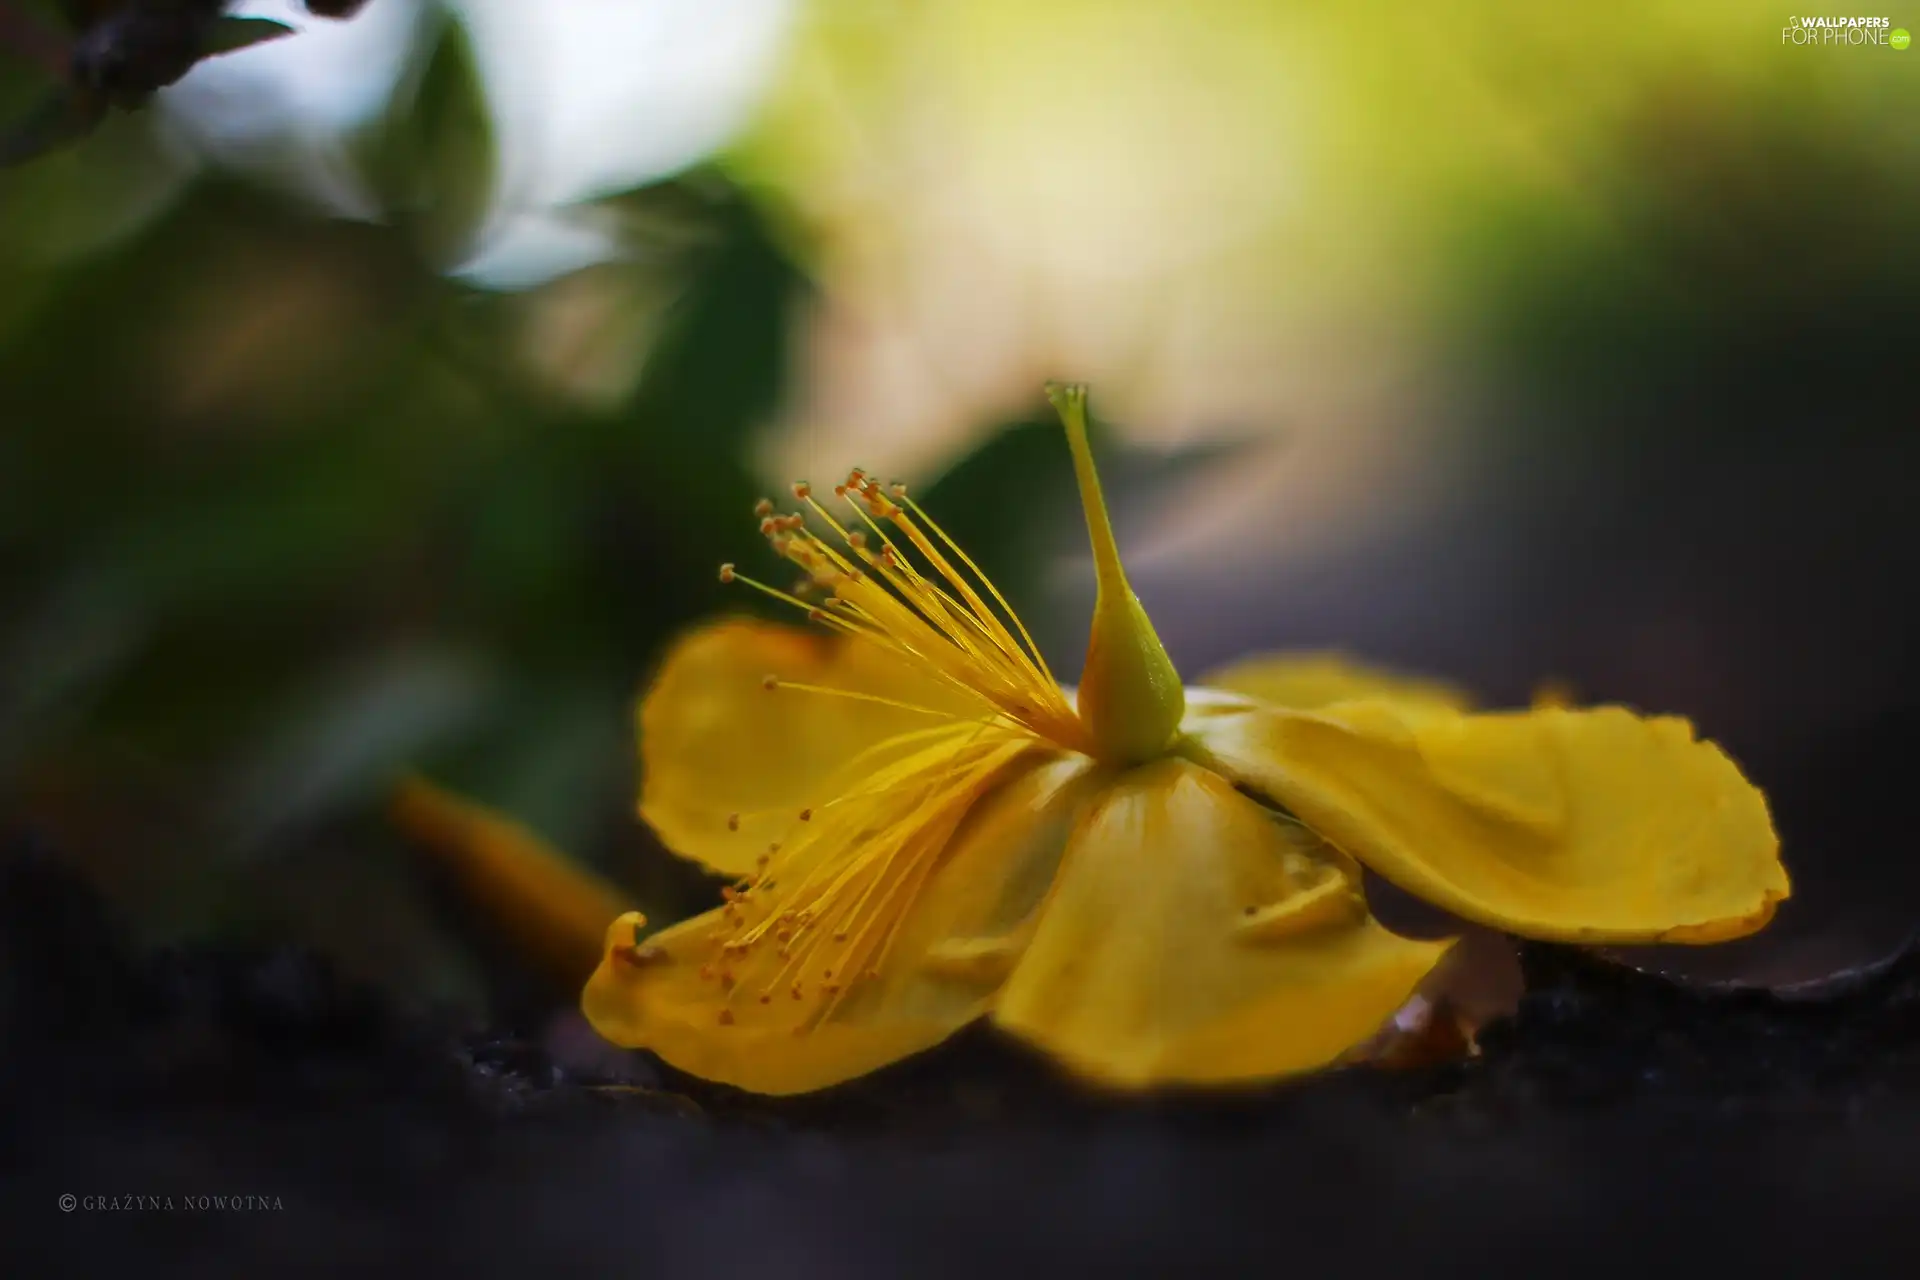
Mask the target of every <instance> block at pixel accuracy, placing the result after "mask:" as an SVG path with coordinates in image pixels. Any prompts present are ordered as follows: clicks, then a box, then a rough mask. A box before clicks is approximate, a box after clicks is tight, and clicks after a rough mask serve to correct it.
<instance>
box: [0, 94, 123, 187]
mask: <svg viewBox="0 0 1920 1280" xmlns="http://www.w3.org/2000/svg"><path fill="white" fill-rule="evenodd" d="M106 116H107V100H106V99H105V98H103V97H100V96H98V95H97V94H93V93H89V92H87V91H86V90H83V89H67V88H60V89H55V90H52V91H51V92H50V93H48V94H47V96H46V97H45V98H44V99H42V101H41V103H40V105H39V106H37V107H35V108H34V109H33V110H32V111H30V112H28V113H27V115H26V116H25V117H24V118H22V119H21V120H18V121H16V122H15V123H14V124H12V125H9V126H8V127H7V130H6V132H5V133H4V134H0V169H4V168H10V167H12V166H13V165H17V164H24V163H26V162H27V161H29V160H33V159H37V158H38V157H40V156H42V155H45V154H46V153H47V152H49V151H53V150H56V149H58V148H60V147H63V146H67V145H69V144H71V143H75V142H78V141H79V140H80V139H82V138H84V137H86V136H87V135H88V134H90V133H92V132H93V131H94V129H95V128H96V127H97V126H98V125H99V124H100V122H101V121H102V120H104V119H106Z"/></svg>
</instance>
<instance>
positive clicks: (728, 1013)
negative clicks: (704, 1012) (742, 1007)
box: [720, 1009, 733, 1027]
mask: <svg viewBox="0 0 1920 1280" xmlns="http://www.w3.org/2000/svg"><path fill="white" fill-rule="evenodd" d="M720 1025H721V1026H723V1027H730V1026H732V1025H733V1010H731V1009H722V1010H721V1011H720Z"/></svg>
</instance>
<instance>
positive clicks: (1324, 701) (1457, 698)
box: [1194, 653, 1471, 711]
mask: <svg viewBox="0 0 1920 1280" xmlns="http://www.w3.org/2000/svg"><path fill="white" fill-rule="evenodd" d="M1194 683H1196V684H1198V685H1201V686H1203V687H1205V688H1209V689H1225V690H1226V691H1227V692H1229V693H1238V694H1241V695H1244V696H1245V697H1249V698H1254V699H1256V700H1258V701H1260V702H1264V703H1266V704H1267V705H1268V706H1272V707H1284V708H1287V709H1289V710H1293V711H1314V710H1317V709H1319V708H1321V707H1325V706H1331V705H1332V704H1333V703H1336V702H1352V701H1355V700H1356V699H1360V698H1380V699H1384V700H1386V701H1388V702H1394V703H1400V704H1412V705H1416V706H1424V705H1428V704H1431V705H1433V706H1435V707H1438V708H1443V709H1447V710H1453V711H1464V710H1465V709H1466V708H1467V706H1468V705H1469V703H1470V702H1471V699H1469V698H1468V697H1467V695H1466V694H1465V693H1463V692H1461V691H1460V690H1458V689H1455V688H1454V687H1453V686H1451V685H1449V684H1446V683H1443V682H1442V681H1439V680H1428V679H1424V678H1422V677H1420V676H1408V675H1401V674H1400V673H1398V672H1393V671H1386V670H1382V669H1379V668H1375V667H1367V666H1364V665H1362V664H1360V663H1357V662H1352V661H1349V660H1348V659H1347V658H1345V657H1343V656H1341V655H1340V654H1337V653H1266V654H1256V655H1255V656H1253V657H1250V658H1242V659H1240V660H1239V661H1238V662H1232V663H1229V664H1227V665H1226V666H1224V667H1219V668H1216V669H1214V670H1212V671H1209V672H1208V673H1207V674H1206V675H1204V676H1202V677H1201V678H1200V679H1199V680H1197V681H1195V682H1194Z"/></svg>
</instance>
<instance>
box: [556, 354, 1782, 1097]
mask: <svg viewBox="0 0 1920 1280" xmlns="http://www.w3.org/2000/svg"><path fill="white" fill-rule="evenodd" d="M1050 394H1051V396H1052V398H1053V400H1054V403H1055V405H1056V407H1057V408H1058V409H1059V410H1060V413H1061V417H1062V419H1063V421H1064V422H1065V424H1066V427H1067V436H1068V440H1069V443H1070V445H1071V448H1072V451H1073V458H1074V463H1075V467H1076V470H1077V473H1078V476H1079V481H1080V487H1081V495H1082V498H1083V500H1084V503H1085V506H1086V509H1087V517H1088V526H1089V529H1090V531H1091V535H1092V540H1093V550H1094V563H1095V568H1096V572H1097V574H1098V584H1099V597H1098V602H1097V604H1096V606H1095V612H1094V620H1093V630H1092V638H1091V644H1090V647H1089V652H1088V656H1087V662H1086V667H1085V669H1084V671H1083V673H1082V676H1081V679H1080V683H1079V686H1078V691H1077V695H1076V693H1075V692H1073V691H1070V690H1068V689H1065V688H1063V687H1062V686H1061V685H1060V683H1059V682H1058V681H1057V680H1056V679H1055V678H1054V676H1053V674H1052V673H1051V672H1050V671H1049V670H1048V668H1047V665H1046V662H1045V660H1044V659H1043V658H1042V656H1041V655H1040V652H1039V650H1038V649H1037V648H1036V647H1035V646H1034V644H1033V643H1032V641H1031V639H1030V638H1029V637H1028V635H1027V633H1026V631H1025V629H1024V628H1023V627H1022V626H1021V625H1020V622H1019V621H1018V619H1017V618H1015V617H1014V616H1013V615H1012V613H1011V611H1010V610H1009V609H1008V608H1007V607H1006V605H1005V602H1004V601H1003V600H1002V599H1001V598H1000V596H999V594H998V592H996V591H995V590H994V588H993V587H992V585H991V584H990V583H988V582H987V581H986V579H985V578H984V577H983V576H982V575H981V574H980V573H979V571H978V569H977V568H976V567H975V566H974V564H973V562H972V561H971V560H969V559H968V557H967V555H966V553H965V552H964V551H962V550H961V549H960V548H959V547H958V546H956V545H954V543H953V542H952V541H951V540H950V539H948V538H947V537H946V536H945V535H944V534H943V533H942V532H941V530H940V528H939V526H938V525H936V524H935V523H934V522H933V520H932V519H931V518H929V517H928V516H927V515H926V513H925V512H924V511H922V510H921V509H920V507H919V506H918V505H917V504H915V503H914V502H913V500H912V499H911V498H909V497H907V496H906V494H905V491H904V489H902V488H900V487H898V486H892V487H883V486H881V485H879V484H878V483H876V482H875V481H874V480H872V479H871V478H870V477H868V476H866V475H864V474H862V473H861V472H858V471H856V472H854V473H853V474H852V475H851V476H850V477H849V478H848V480H847V483H846V484H845V485H842V486H837V487H836V488H835V490H834V498H835V499H836V500H838V501H837V502H829V501H827V500H825V497H824V495H822V496H820V497H816V496H815V495H814V494H813V492H812V491H811V490H810V489H809V488H808V487H807V486H806V485H804V484H802V485H796V486H795V487H794V492H795V494H796V497H797V498H798V500H799V506H800V509H799V513H797V514H788V515H782V514H775V513H774V512H773V511H772V508H771V504H766V503H763V504H762V508H763V509H762V512H761V514H762V531H763V532H764V533H765V534H766V535H767V536H768V537H769V538H770V540H771V542H772V544H773V546H774V547H775V549H776V550H778V551H779V552H780V554H782V555H783V556H784V557H785V558H786V559H788V560H790V561H791V562H793V563H794V564H795V565H797V566H798V567H799V568H800V570H801V572H802V574H803V575H804V577H803V585H802V588H800V589H799V591H800V593H801V594H796V593H788V592H784V591H781V590H778V589H776V588H774V587H771V586H767V585H765V584H762V583H758V582H751V581H750V580H748V579H746V578H745V577H744V576H743V575H740V574H738V573H737V572H736V571H734V570H733V568H732V567H731V566H728V567H725V568H723V569H722V571H721V574H722V577H723V578H724V579H728V580H738V581H741V582H745V583H748V584H749V585H751V586H754V587H757V588H758V589H759V590H761V591H764V592H767V593H768V594H771V595H774V596H778V597H780V598H782V599H785V600H788V601H790V602H792V603H793V604H794V605H796V606H797V607H798V608H800V609H801V610H803V611H805V612H807V613H808V614H809V615H810V617H811V619H812V621H813V622H814V623H816V624H818V626H819V628H820V630H819V631H817V632H811V633H810V632H807V631H802V630H796V629H789V628H785V627H778V626H773V625H767V624H762V623H757V622H749V621H730V622H723V623H720V624H718V625H715V626H711V627H709V628H707V629H704V630H701V631H698V632H696V633H694V634H692V635H690V636H688V637H686V638H684V639H683V640H682V641H681V642H680V643H679V644H678V646H677V647H676V648H675V649H674V650H673V652H672V653H671V654H670V655H669V656H668V658H667V660H666V662H665V664H664V666H663V668H662V669H661V671H660V673H659V676H658V679H657V681H656V682H655V684H654V686H653V688H652V690H651V691H650V692H649V693H648V694H647V696H646V698H645V699H644V701H643V703H642V705H641V708H640V741H641V747H642V752H643V769H644V782H643V791H642V795H641V801H640V812H641V814H642V815H643V816H644V817H645V818H646V819H647V821H649V822H650V823H652V824H653V826H654V828H655V829H656V830H657V831H658V832H659V834H660V836H661V838H662V839H663V840H665V841H666V843H667V844H668V846H669V847H670V848H672V849H674V850H676V851H677V852H679V853H681V854H683V855H685V856H688V857H691V858H695V859H698V860H699V861H701V862H703V863H705V864H706V865H707V866H709V867H711V868H713V869H715V870H717V871H719V872H722V873H723V874H726V875H729V876H733V877H737V880H736V882H735V884H734V885H733V886H732V887H730V888H728V889H727V890H725V891H724V897H725V902H724V905H722V906H721V907H719V908H717V909H715V910H713V911H709V912H707V913H706V914H704V915H701V916H697V917H695V918H693V919H690V920H687V921H684V922H682V923H680V924H678V925H675V926H673V927H671V928H669V929H666V930H664V931H662V932H659V933H657V934H654V935H653V936H651V937H649V938H645V939H644V940H643V939H642V938H641V936H640V927H641V925H643V924H644V921H642V920H641V918H640V917H639V916H637V915H633V914H630V915H627V916H622V917H621V918H620V919H619V920H617V921H616V922H615V923H614V924H613V926H612V927H611V929H610V930H609V931H608V935H607V941H606V948H605V954H604V957H603V959H602V961H601V963H600V966H599V968H598V970H597V971H596V972H595V973H594V975H593V977H592V979H591V980H590V981H589V982H588V984H587V988H586V991H585V995H584V998H583V1005H584V1008H585V1011H586V1014H587V1017H588V1018H589V1019H590V1020H591V1021H592V1023H593V1025H594V1026H595V1027H596V1028H597V1029H598V1030H599V1032H600V1033H601V1034H602V1035H603V1036H605V1037H607V1038H608V1039H610V1040H612V1041H615V1042H617V1043H619V1044H623V1045H630V1046H644V1047H646V1048H648V1049H651V1050H653V1051H654V1052H656V1053H658V1054H659V1055H660V1056H661V1057H663V1058H665V1059H666V1060H667V1061H668V1062H670V1063H672V1064H673V1065H675V1066H677V1067H679V1068H681V1069H683V1070H686V1071H689V1072H692V1073H693V1074H696V1075H699V1076H704V1077H707V1078H709V1079H713V1080H719V1081H725V1082H727V1083H729V1084H733V1085H737V1086H740V1087H742V1088H746V1089H751V1090H755V1091H758V1092H762V1093H796V1092H802V1091H806V1090H811V1089H817V1088H821V1087H823V1086H826V1085H831V1084H834V1083H836V1082H839V1081H842V1080H846V1079H849V1078H851V1077H854V1076H858V1075H861V1074H863V1073H865V1072H868V1071H872V1070H874V1069H875V1068H878V1067H880V1066H883V1065H885V1064H887V1063H889V1062H893V1061H895V1060H897V1059H899V1058H902V1057H905V1056H906V1055H908V1054H911V1053H914V1052H916V1051H918V1050H921V1049H924V1048H927V1047H928V1046H930V1045H933V1044H935V1043H937V1042H938V1041H940V1040H942V1039H944V1038H945V1037H947V1036H948V1035H950V1034H952V1033H953V1032H954V1031H955V1030H957V1029H958V1028H960V1027H961V1026H963V1025H965V1024H967V1023H969V1022H972V1021H973V1020H975V1019H977V1018H981V1017H988V1018H991V1019H992V1020H993V1021H994V1022H995V1023H996V1024H997V1025H999V1026H1000V1027H1002V1028H1004V1029H1005V1030H1007V1031H1009V1032H1011V1033H1012V1034H1014V1035H1015V1036H1018V1037H1020V1038H1021V1039H1023V1040H1026V1041H1028V1042H1030V1043H1032V1044H1034V1045H1036V1046H1038V1047H1039V1048H1040V1049H1042V1050H1044V1051H1045V1052H1047V1053H1048V1054H1050V1055H1052V1056H1053V1057H1055V1058H1056V1059H1058V1060H1059V1061H1060V1062H1062V1063H1064V1064H1066V1065H1067V1066H1068V1067H1069V1068H1071V1069H1072V1070H1074V1071H1075V1072H1077V1073H1079V1074H1081V1075H1082V1076H1084V1077H1086V1078H1088V1079H1090V1080H1093V1081H1097V1082H1099V1083H1102V1084H1106V1085H1112V1086H1120V1087H1139V1086H1147V1085H1151V1084H1156V1083H1160V1082H1226V1081H1235V1080H1250V1079H1264V1078H1270V1077H1278V1076H1284V1075H1288V1074H1291V1073H1295V1072H1301V1071H1308V1070H1312V1069H1314V1068H1318V1067H1322V1066H1325V1065H1327V1064H1330V1063H1334V1062H1336V1061H1339V1060H1341V1059H1342V1058H1343V1057H1345V1056H1347V1055H1349V1054H1350V1053H1351V1052H1352V1051H1354V1050H1355V1049H1356V1047H1357V1046H1360V1045H1362V1044H1363V1043H1364V1042H1366V1041H1367V1040H1368V1039H1369V1038H1370V1037H1372V1036H1373V1035H1374V1034H1375V1033H1376V1032H1377V1031H1379V1030H1380V1029H1381V1027H1382V1026H1383V1024H1385V1023H1386V1022H1387V1021H1388V1019H1390V1018H1391V1017H1392V1015H1393V1014H1394V1013H1395V1011H1396V1010H1398V1009H1400V1008H1401V1007H1402V1005H1403V1004H1404V1003H1405V1002H1406V1001H1407V1000H1408V999H1409V998H1410V997H1411V996H1412V995H1413V994H1414V993H1415V991H1416V989H1417V988H1418V987H1419V986H1420V984H1421V982H1422V980H1423V979H1424V978H1426V977H1427V975H1428V974H1429V973H1430V972H1431V971H1432V970H1433V968H1434V966H1435V964H1436V963H1437V962H1438V961H1439V960H1440V958H1441V957H1442V956H1443V955H1444V954H1445V952H1446V951H1447V948H1448V946H1449V943H1448V942H1445V941H1440V942H1425V941H1413V940H1409V939H1405V938H1401V937H1397V936H1395V935H1394V934H1392V933H1390V932H1388V931H1387V930H1386V929H1385V928H1383V927H1382V926H1381V925H1380V924H1378V923H1377V922H1376V921H1375V920H1374V919H1373V918H1372V917H1371V916H1370V915H1369V914H1368V911H1367V908H1366V904H1365V900H1364V898H1363V896H1362V892H1361V875H1360V867H1361V866H1367V867H1370V868H1371V869H1373V870H1374V871H1376V872H1378V873H1379V874H1380V875H1382V876H1384V877H1386V878H1387V879H1388V880H1390V881H1393V882H1394V883H1396V884H1398V885H1400V886H1401V887H1402V888H1405V889H1408V890H1411V891H1412V892H1413V893H1415V894H1418V895H1419V896H1420V897H1422V898H1424V899H1426V900H1427V901H1429V902H1432V903H1435V904H1437V905H1439V906H1441V907H1444V908H1446V909H1447V910H1449V911H1451V912H1453V913H1455V914H1456V915H1459V916H1462V917H1465V918H1466V919H1469V920H1474V921H1479V922H1482V923H1485V924H1488V925H1492V926H1495V927H1497V928H1501V929H1507V930H1511V931H1513V932H1515V933H1520V934H1525V935H1528V936H1531V937H1538V938H1553V939H1565V940H1571V941H1578V942H1614V943H1618V942H1655V941H1661V942H1712V941H1718V940H1721V939H1725V938H1731V937H1735V936H1738V935H1740V934H1744V933H1749V932H1751V931H1753V930H1755V929H1758V928H1759V927H1761V926H1762V925H1763V924H1765V923H1766V921H1767V920H1768V918H1769V917H1770V916H1771V915H1772V913H1773V910H1774V907H1775V904H1776V903H1778V902H1779V901H1780V900H1781V899H1783V898H1785V897H1786V896H1787V878H1786V874H1785V872H1784V871H1783V869H1782V868H1781V865H1780V862H1779V858H1778V842H1777V840H1776V838H1775V836H1774V833H1773V829H1772V826H1771V824H1770V822H1769V819H1768V815H1767V808H1766V803H1765V801H1764V799H1763V798H1762V796H1761V794H1760V793H1759V791H1757V790H1756V789H1755V788H1754V787H1753V786H1752V785H1751V784H1749V783H1748V782H1747V781H1746V780H1745V779H1744V778H1743V777H1742V776H1741V775H1740V772H1739V770H1738V769H1737V768H1736V767H1735V766H1734V764H1733V762H1732V761H1730V760H1729V759H1728V758H1727V757H1726V756H1725V755H1724V754H1722V753H1721V752H1720V751H1719V750H1718V749H1717V748H1716V747H1714V746H1713V745H1711V744H1710V743H1706V742H1701V741H1697V740H1696V739H1695V738H1694V735H1693V730H1692V727H1691V726H1690V725H1689V724H1688V723H1687V722H1686V721H1684V720H1680V719H1673V718H1651V719H1649V718H1643V717H1640V716H1637V715H1635V714H1633V713H1631V712H1628V711H1625V710H1622V709H1620V708H1617V707H1601V708H1596V709H1592V710H1584V711H1578V710H1570V709H1566V708H1562V707H1546V708H1541V709H1536V710H1532V711H1524V712H1508V713H1500V714H1474V713H1471V712H1469V711H1467V710H1466V709H1465V707H1464V704H1463V701H1462V700H1461V699H1460V698H1459V697H1458V696H1457V695H1455V694H1454V693H1453V692H1452V691H1450V690H1448V689H1446V688H1444V687H1442V686H1439V685H1436V684H1432V683H1426V682H1421V681H1415V680H1409V679H1404V678H1398V677H1390V676H1386V675H1382V674H1379V673H1374V672H1369V671H1364V670H1360V669H1357V668H1354V667H1351V666H1347V665H1344V664H1341V663H1340V662H1338V661H1336V660H1333V659H1330V658H1278V659H1259V660H1253V661H1248V662H1244V663H1241V664H1239V665H1236V666H1233V667H1229V668H1227V669H1226V670H1224V671H1221V672H1217V673H1215V674H1214V675H1213V676H1212V677H1210V678H1209V679H1207V680H1205V681H1203V682H1202V684H1201V686H1199V687H1196V688H1191V689H1183V687H1182V685H1181V683H1180V680H1179V678H1178V676H1177V675H1176V673H1175V671H1174V669H1173V665H1172V663H1171V662H1169V661H1168V658H1167V655H1166V653H1165V651H1164V650H1163V649H1162V648H1161V646H1160V643H1159V641H1158V640H1157V639H1156V638H1155V635H1154V631H1153V627H1152V624H1151V623H1150V622H1149V621H1148V619H1147V617H1146V614H1145V613H1144V611H1143V610H1142V609H1141V607H1140V602H1139V601H1138V599H1137V598H1136V597H1135V596H1134V594H1133V592H1132V590H1131V589H1130V588H1129V587H1128V585H1127V580H1126V576H1125V573H1124V571H1123V570H1122V567H1121V563H1120V558H1119V555H1118V553H1117V551H1116V549H1115V546H1114V541H1113V536H1112V532H1111V529H1110V527H1109V524H1108V521H1107V516H1106V510H1105V507H1104V504H1103V502H1102V500H1101V495H1100V487H1099V481H1098V479H1097V477H1096V476H1095V474H1094V470H1093V463H1092V457H1091V454H1090V452H1089V450H1088V446H1087V439H1086V418H1085V404H1086V400H1085V391H1084V389H1083V388H1079V387H1053V388H1050ZM813 593H818V594H817V595H816V594H813ZM802 594H807V595H812V597H813V599H815V600H817V601H818V603H809V602H808V600H807V599H803V598H802Z"/></svg>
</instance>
